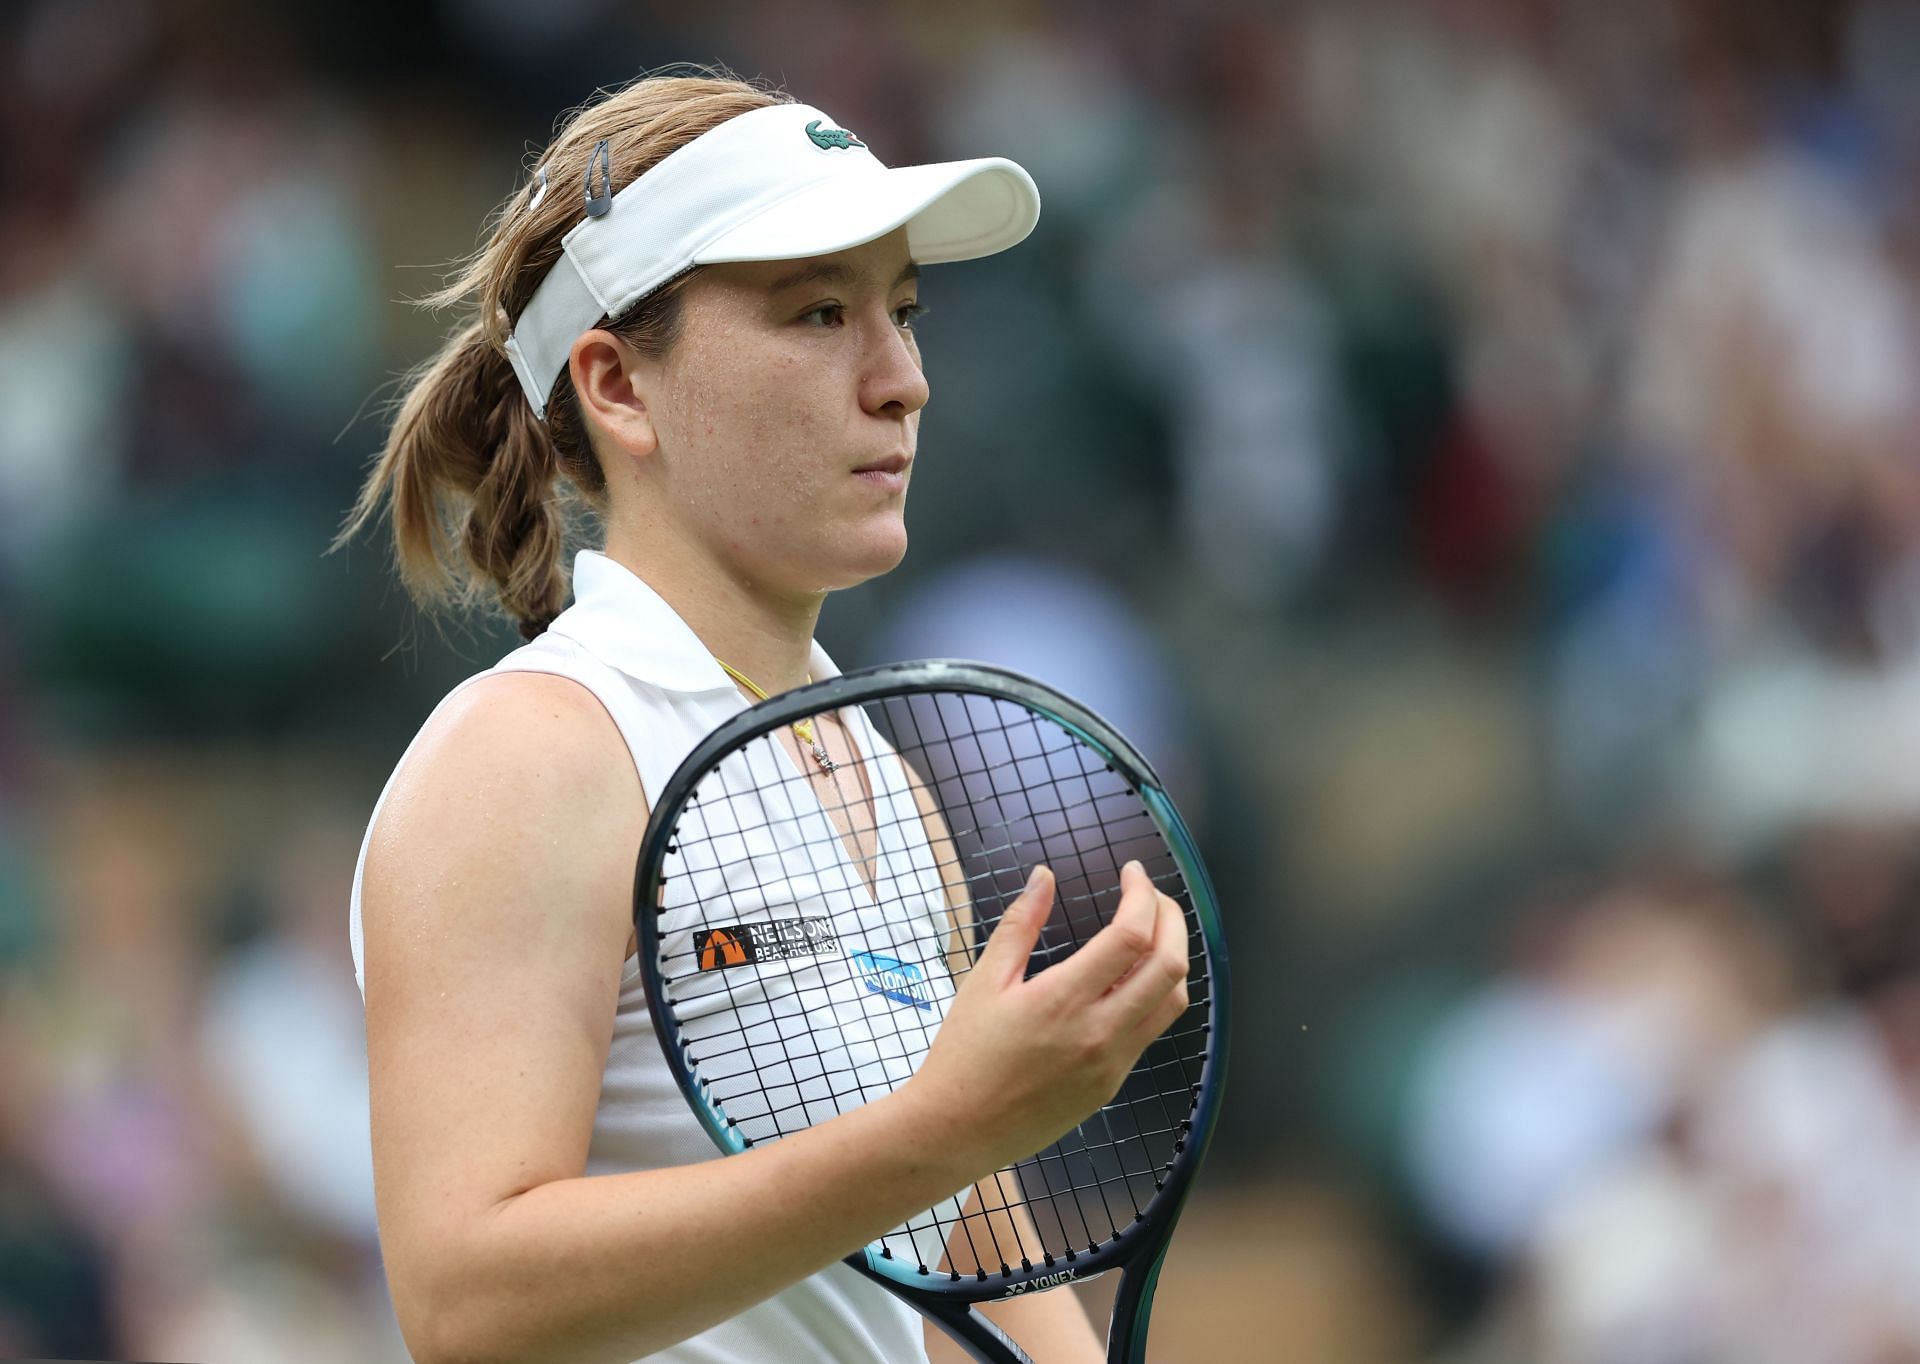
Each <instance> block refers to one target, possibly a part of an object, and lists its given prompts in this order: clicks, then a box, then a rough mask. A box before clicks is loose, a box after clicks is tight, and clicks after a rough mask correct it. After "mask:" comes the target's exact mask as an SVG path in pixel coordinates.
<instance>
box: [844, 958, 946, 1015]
mask: <svg viewBox="0 0 1920 1364" xmlns="http://www.w3.org/2000/svg"><path fill="white" fill-rule="evenodd" d="M853 964H854V965H855V966H857V967H859V968H860V971H861V974H862V976H863V977H864V978H865V980H866V983H867V989H868V990H870V991H871V992H873V993H874V994H876V995H885V996H886V997H887V998H888V999H891V1000H893V1001H895V1002H896V1003H900V1004H911V1005H913V1007H914V1008H916V1009H926V1010H929V1011H931V1010H932V1008H933V996H932V995H931V994H930V993H929V992H928V990H927V976H926V972H924V971H922V970H921V969H920V967H919V966H918V965H917V964H916V963H914V962H910V961H901V960H900V959H899V958H898V957H887V956H882V955H881V954H880V953H878V952H855V953H854V954H853Z"/></svg>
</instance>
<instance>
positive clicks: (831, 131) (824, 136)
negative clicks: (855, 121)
mask: <svg viewBox="0 0 1920 1364" xmlns="http://www.w3.org/2000/svg"><path fill="white" fill-rule="evenodd" d="M807 136H808V137H810V138H812V139H813V145H814V146H816V147H818V148H820V149H821V150H822V151H833V150H836V149H838V150H840V151H846V150H847V149H849V148H851V147H864V146H866V145H867V144H866V143H864V142H862V141H861V140H860V139H859V138H857V137H855V136H854V135H853V134H852V133H850V132H848V131H847V130H846V129H845V128H822V127H821V126H820V120H819V119H817V118H816V119H815V120H814V121H813V122H811V123H809V124H808V125H807Z"/></svg>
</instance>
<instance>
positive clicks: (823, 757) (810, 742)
mask: <svg viewBox="0 0 1920 1364" xmlns="http://www.w3.org/2000/svg"><path fill="white" fill-rule="evenodd" d="M713 661H714V662H715V663H718V664H719V665H720V666H721V667H722V668H723V669H725V670H726V674H727V676H728V677H731V678H732V679H733V680H734V681H736V682H738V683H739V684H740V685H741V686H743V687H745V688H746V689H747V690H748V691H750V692H752V693H753V694H754V696H756V697H757V698H759V699H760V700H762V701H765V700H766V699H767V693H766V691H765V690H764V689H763V688H762V687H761V686H760V684H759V683H758V682H755V681H754V680H753V679H752V678H751V677H748V676H747V675H746V674H745V673H743V672H741V671H740V670H739V669H738V668H736V667H734V666H733V664H731V663H729V662H727V660H726V659H724V658H722V657H720V656H719V655H718V654H715V655H714V656H713ZM807 681H809V682H811V681H813V674H812V673H808V674H807ZM788 728H790V729H792V730H793V737H794V738H796V739H798V740H799V741H800V742H801V743H803V744H805V745H806V746H807V747H808V748H809V749H810V750H812V752H813V760H814V761H815V762H816V763H819V764H820V770H821V771H822V772H825V773H826V774H827V775H828V776H829V777H831V776H832V775H833V774H834V772H835V770H836V769H838V768H839V766H840V764H839V763H837V762H835V761H834V760H833V759H832V758H830V757H828V756H827V750H826V748H825V747H824V746H823V745H822V744H821V742H820V740H819V738H818V736H817V735H815V733H814V730H813V721H812V720H811V719H807V720H795V721H794V722H793V723H792V724H791V725H790V726H788Z"/></svg>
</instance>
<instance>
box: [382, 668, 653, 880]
mask: <svg viewBox="0 0 1920 1364" xmlns="http://www.w3.org/2000/svg"><path fill="white" fill-rule="evenodd" d="M381 805H382V808H381V810H380V811H379V814H378V815H377V817H376V820H375V827H374V829H373V830H371V831H370V832H371V833H372V837H373V840H374V841H375V842H376V843H377V842H381V841H386V840H391V839H403V840H410V839H411V838H413V837H415V836H418V835H422V834H428V833H430V832H432V831H436V830H439V829H441V828H444V826H445V825H446V824H447V823H448V822H450V821H474V820H479V821H487V822H491V821H492V820H494V819H504V818H515V817H522V818H524V817H527V816H530V815H533V814H536V813H544V812H545V811H547V810H558V811H573V812H576V815H577V822H578V827H581V828H583V830H584V829H585V827H586V826H589V825H591V824H593V823H595V822H596V818H597V817H609V818H617V819H631V818H633V817H634V816H635V815H636V814H637V816H638V817H639V818H640V819H641V820H643V821H644V819H645V810H644V808H643V805H642V801H641V793H640V786H639V782H638V780H637V779H636V777H635V774H634V768H633V762H632V760H631V759H630V758H629V757H628V754H627V747H626V743H625V741H624V739H623V738H622V737H621V734H620V730H619V728H618V726H617V725H616V724H615V723H614V720H613V717H612V716H611V715H610V714H609V713H608V712H607V709H606V707H605V706H604V705H603V704H602V703H601V700H600V698H599V697H598V696H597V695H596V694H595V693H594V692H593V690H591V689H590V688H589V687H588V686H587V685H586V684H585V683H584V682H582V681H580V680H579V679H578V678H575V677H572V676H569V675H566V674H562V673H555V672H541V671H534V670H527V669H503V670H489V671H487V672H485V673H481V674H479V675H477V676H475V677H472V678H469V679H468V680H467V681H466V682H465V683H463V684H461V685H460V686H459V687H458V688H456V689H455V690H454V691H453V692H452V693H451V694H449V695H448V696H447V698H446V699H445V700H444V701H442V702H441V703H440V705H439V706H438V707H437V708H436V709H435V710H434V712H433V714H432V715H431V716H429V717H428V719H427V722H426V723H425V724H424V725H423V726H422V727H421V729H420V732H419V734H418V735H417V736H416V737H415V739H414V741H413V743H412V744H411V745H410V746H409V747H408V749H407V752H406V754H405V756H404V757H403V758H402V759H401V761H400V764H399V766H398V767H397V768H396V769H395V770H394V773H393V777H392V780H391V782H390V784H389V789H388V791H387V793H386V796H385V798H384V799H383V800H382V802H381Z"/></svg>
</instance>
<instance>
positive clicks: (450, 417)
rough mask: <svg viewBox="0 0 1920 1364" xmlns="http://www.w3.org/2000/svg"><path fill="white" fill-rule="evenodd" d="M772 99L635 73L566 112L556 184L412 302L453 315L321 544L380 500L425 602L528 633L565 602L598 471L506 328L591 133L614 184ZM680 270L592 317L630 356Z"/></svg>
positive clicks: (644, 349)
mask: <svg viewBox="0 0 1920 1364" xmlns="http://www.w3.org/2000/svg"><path fill="white" fill-rule="evenodd" d="M785 98H786V97H785V96H783V95H781V94H779V93H777V92H774V91H770V90H766V89H763V88H761V87H759V86H756V85H752V84H749V83H747V82H745V81H742V80H739V79H737V78H735V77H732V76H730V75H728V74H726V73H724V72H711V71H709V72H707V73H706V74H703V75H699V76H649V77H644V78H642V79H640V80H638V81H635V82H634V83H633V84H631V85H628V86H626V87H625V88H623V89H621V90H618V91H616V92H614V93H613V94H611V95H609V96H607V97H606V98H605V99H603V100H601V101H599V102H597V103H594V104H590V105H588V106H587V107H586V108H584V109H582V110H580V111H579V112H578V113H576V114H575V115H574V116H573V117H572V118H571V119H569V120H568V121H567V123H566V125H565V126H564V127H563V128H562V129H561V131H560V133H559V135H558V136H556V137H555V139H554V141H553V145H552V146H551V147H549V148H548V149H547V151H546V153H545V154H544V155H543V156H542V157H541V158H540V161H539V164H540V165H541V166H543V167H546V168H549V175H550V176H551V177H552V178H553V180H554V181H555V183H554V184H553V186H552V192H550V193H547V194H545V195H542V194H540V192H539V191H540V184H539V183H537V182H536V183H530V184H529V185H527V186H526V187H525V188H523V189H521V190H518V191H516V192H515V193H514V194H513V195H511V196H510V197H509V198H508V199H507V200H506V201H505V202H504V203H502V204H501V205H500V206H499V207H498V208H497V209H496V210H495V211H494V214H493V216H492V219H491V222H492V224H493V228H492V231H491V234H490V237H489V240H488V241H487V243H486V245H485V246H483V247H481V249H480V250H479V251H478V252H477V253H476V254H475V255H474V256H473V257H472V258H471V259H470V260H469V261H467V263H466V264H465V265H464V267H463V268H462V269H461V270H460V272H459V274H458V275H457V276H456V277H455V278H454V279H453V281H452V282H451V283H449V284H448V285H447V287H446V288H444V289H442V290H440V291H439V292H437V293H435V294H433V295H431V296H429V297H428V298H427V299H425V300H423V304H424V306H427V307H436V308H437V307H446V306H450V305H456V304H457V305H461V306H464V307H466V308H468V309H469V317H468V320H467V321H465V322H464V323H463V325H461V326H460V327H459V328H458V329H457V330H456V331H455V332H454V333H453V334H452V335H451V336H450V337H449V338H448V339H447V341H446V344H445V345H444V346H443V347H442V348H441V350H440V352H439V353H438V354H437V355H435V356H433V357H432V358H431V359H430V360H428V361H427V362H426V363H425V364H424V365H422V366H421V367H420V368H419V369H417V370H415V371H414V372H413V373H412V374H411V375H409V376H408V377H407V379H406V380H405V382H404V385H403V388H402V392H401V395H400V397H399V399H398V400H397V404H396V411H395V415H394V420H393V425H392V427H391V428H390V430H389V431H388V434H387V440H386V445H385V448H384V449H383V450H382V451H381V453H380V456H379V458H378V460H377V461H376V462H375V464H374V467H373V469H372V471H371V472H370V473H369V474H368V476H367V479H366V481H365V483H364V484H363V485H362V486H361V489H360V494H359V496H358V498H357V499H356V500H355V503H354V506H353V509H352V510H351V511H350V512H349V513H348V515H347V518H346V521H345V523H344V524H343V526H342V528H341V531H340V533H339V535H338V536H336V537H335V539H334V542H333V546H332V548H333V549H338V548H340V547H341V546H342V545H344V544H345V543H346V542H347V541H348V540H350V539H351V538H352V537H353V536H354V535H355V534H357V533H358V532H359V531H360V529H361V528H362V527H363V526H364V525H365V524H366V523H367V522H368V521H369V520H370V519H372V518H373V517H374V516H375V515H377V514H378V512H379V511H380V509H381V507H382V505H383V504H384V505H387V506H388V507H389V509H390V512H391V517H392V522H393V546H394V558H395V563H396V567H397V569H398V571H399V574H400V578H401V581H402V582H403V583H404V584H405V585H406V588H407V591H408V594H409V595H410V596H412V598H413V599H414V600H415V601H416V602H417V603H419V604H420V605H421V606H422V607H425V608H429V609H431V608H435V607H440V606H445V605H449V604H452V605H458V606H461V607H467V606H471V605H474V604H476V603H478V602H482V601H485V600H487V599H488V598H491V599H492V600H493V601H494V602H496V603H497V604H498V605H499V606H500V607H501V608H502V609H503V610H504V611H505V612H506V614H507V615H509V616H511V617H512V618H513V620H514V621H515V622H516V623H517V624H518V625H519V627H520V633H521V634H522V635H523V636H525V637H526V638H528V639H532V638H534V637H535V636H537V635H539V634H540V632H541V631H543V630H545V629H546V628H547V626H548V625H549V624H550V623H551V622H552V621H553V619H554V617H555V616H557V615H559V613H560V611H561V609H562V608H563V607H564V606H565V605H566V600H567V595H568V591H569V584H568V576H567V564H568V560H569V552H570V549H571V548H572V547H573V546H574V541H575V539H576V538H577V535H578V532H579V529H580V524H581V522H582V521H583V520H585V519H586V517H587V515H589V514H604V512H605V511H606V476H605V473H604V471H603V470H602V469H601V467H600V463H599V461H598V459H597V458H596V457H595V454H594V451H593V446H592V442H591V441H590V440H589V439H588V437H587V432H586V428H585V423H584V422H583V420H582V419H581V416H580V409H579V404H578V402H577V401H576V400H575V397H574V392H573V383H572V380H571V379H569V378H568V377H567V376H566V375H565V374H562V375H560V376H559V379H558V380H557V381H556V383H555V385H554V388H553V391H552V393H551V394H550V395H549V399H548V404H547V420H546V421H545V422H542V421H541V420H540V419H539V418H537V417H535V416H534V414H533V408H532V407H531V406H530V405H529V404H528V402H527V400H526V396H525V395H524V394H523V393H522V392H521V391H520V385H519V383H518V381H517V380H516V379H515V378H514V374H513V367H512V365H511V364H510V363H509V362H508V360H507V355H506V343H507V338H508V337H509V336H510V335H511V334H512V331H513V319H514V318H516V317H517V316H518V315H519V312H520V310H521V309H522V308H524V307H525V306H526V305H527V301H528V300H529V299H531V298H532V297H533V292H534V290H535V289H536V288H538V287H539V284H540V281H541V280H542V279H543V278H544V277H545V275H546V273H547V271H548V270H549V269H550V268H551V267H552V265H553V263H554V261H555V260H557V259H558V258H559V255H560V250H561V239H562V238H564V237H565V236H566V234H567V232H568V231H570V230H571V229H572V227H573V225H574V224H575V223H576V222H578V221H579V219H580V215H581V206H580V203H579V202H578V196H577V195H572V194H566V193H562V192H560V190H561V186H563V185H565V184H567V183H568V182H569V181H570V180H579V179H580V175H578V174H576V171H583V170H584V167H585V165H586V162H587V157H588V156H589V155H590V154H591V152H592V150H593V148H594V146H595V145H596V144H597V143H598V142H599V141H600V140H601V139H605V140H606V141H607V143H608V149H609V153H610V157H611V162H612V170H613V185H614V190H615V192H616V193H617V192H618V191H619V189H621V188H622V187H624V186H625V185H626V184H628V183H630V182H631V181H632V180H633V179H635V178H636V177H638V176H639V175H641V174H642V173H643V172H645V171H646V170H647V169H648V168H649V167H651V166H653V165H654V164H656V163H657V162H659V161H660V160H661V159H662V158H664V157H665V156H667V155H668V154H670V153H671V152H673V151H675V150H676V149H678V148H679V147H682V146H684V145H685V144H686V143H688V142H691V141H692V140H693V139H694V138H696V137H698V136H700V135H701V134H702V133H705V132H708V131H710V130H711V129H713V128H716V127H718V126H719V125H720V124H721V123H724V122H725V121H726V120H727V119H729V118H733V117H735V116H737V115H739V114H744V113H747V112H749V111H751V110H753V109H758V108H763V107H765V106H766V105H769V104H775V103H781V102H784V100H785ZM689 278H690V275H682V276H680V277H679V278H678V279H676V280H673V281H670V282H669V283H667V284H666V285H663V286H662V287H661V288H659V289H656V290H655V291H654V292H653V293H651V294H649V295H647V296H646V297H645V298H643V299H641V300H640V301H639V302H638V303H637V304H635V305H634V306H633V307H632V308H630V309H628V310H627V311H626V312H625V313H624V314H622V315H621V316H620V317H619V318H616V319H611V320H609V319H605V318H602V319H601V323H600V325H602V326H605V327H607V328H608V329H609V330H611V331H613V332H614V333H615V334H616V335H618V336H620V337H621V338H622V339H623V340H624V341H626V342H627V343H628V344H629V345H631V346H633V347H634V348H635V349H636V350H638V351H639V352H640V353H641V354H644V355H655V356H657V355H660V354H663V353H665V351H666V350H667V349H668V348H669V347H671V346H672V344H673V341H674V339H675V336H676V335H677V333H678V329H679V315H680V310H679V301H680V294H681V291H682V290H683V289H684V287H685V285H686V281H687V280H688V279H689Z"/></svg>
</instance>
